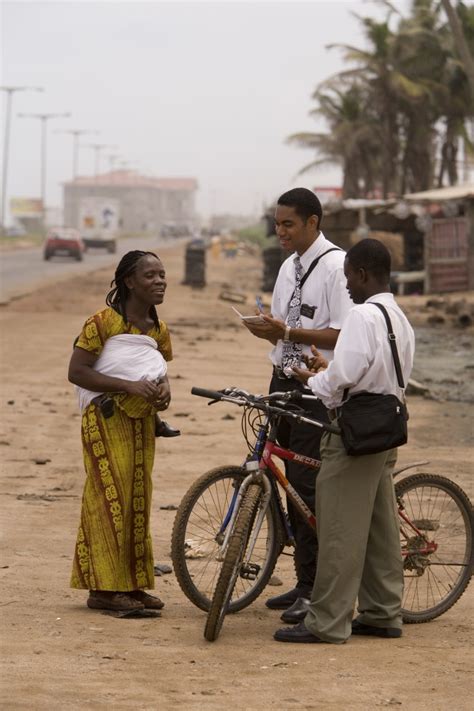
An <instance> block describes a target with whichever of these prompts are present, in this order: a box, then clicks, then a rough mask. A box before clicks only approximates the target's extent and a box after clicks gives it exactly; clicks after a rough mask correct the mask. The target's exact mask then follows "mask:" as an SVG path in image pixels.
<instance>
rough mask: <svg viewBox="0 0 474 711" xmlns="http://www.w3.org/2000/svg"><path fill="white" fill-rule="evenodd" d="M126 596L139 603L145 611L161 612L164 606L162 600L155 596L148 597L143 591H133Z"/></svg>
mask: <svg viewBox="0 0 474 711" xmlns="http://www.w3.org/2000/svg"><path fill="white" fill-rule="evenodd" d="M128 594H129V596H130V597H131V598H132V599H133V600H137V601H138V602H141V603H142V604H143V606H144V607H145V609H146V610H161V609H162V608H163V607H164V606H165V603H164V602H163V600H160V598H159V597H156V596H155V595H149V594H148V593H146V592H145V591H144V590H134V591H133V592H131V593H128Z"/></svg>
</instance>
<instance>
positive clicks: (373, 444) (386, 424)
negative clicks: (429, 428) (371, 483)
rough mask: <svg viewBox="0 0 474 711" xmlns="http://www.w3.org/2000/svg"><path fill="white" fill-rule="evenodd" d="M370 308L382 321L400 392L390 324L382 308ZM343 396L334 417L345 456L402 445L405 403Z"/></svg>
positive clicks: (373, 395) (372, 395)
mask: <svg viewBox="0 0 474 711" xmlns="http://www.w3.org/2000/svg"><path fill="white" fill-rule="evenodd" d="M372 303H374V302H372ZM374 305H375V306H377V307H378V308H379V309H380V310H381V311H382V313H383V315H384V317H385V321H386V323H387V328H388V338H389V341H390V348H391V350H392V356H393V360H394V363H395V371H396V373H397V381H398V384H399V386H400V387H401V388H404V387H405V385H404V382H403V375H402V369H401V366H400V359H399V357H398V351H397V346H396V344H395V334H394V333H393V329H392V323H391V321H390V318H389V315H388V313H387V311H386V309H385V307H384V306H382V304H376V303H375V304H374ZM347 393H348V389H347V388H346V390H345V391H344V402H343V403H342V405H341V407H340V410H339V417H338V425H339V427H340V429H341V437H342V442H343V444H344V447H345V450H346V452H347V454H349V455H351V456H360V455H362V454H377V453H378V452H385V451H386V450H388V449H393V448H394V447H400V446H401V445H402V444H406V442H407V439H408V430H407V420H408V411H407V408H406V405H405V403H403V402H400V400H399V399H398V398H397V397H396V395H380V394H376V393H356V394H355V395H353V396H352V397H351V398H350V399H349V400H346V398H347Z"/></svg>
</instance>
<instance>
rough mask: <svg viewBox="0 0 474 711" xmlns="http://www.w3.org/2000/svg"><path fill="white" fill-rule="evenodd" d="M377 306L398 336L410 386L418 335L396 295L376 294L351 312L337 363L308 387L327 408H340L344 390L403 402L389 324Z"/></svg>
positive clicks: (397, 340) (342, 337) (347, 319)
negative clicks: (391, 397) (393, 396)
mask: <svg viewBox="0 0 474 711" xmlns="http://www.w3.org/2000/svg"><path fill="white" fill-rule="evenodd" d="M374 302H378V303H380V304H382V305H383V306H385V308H386V309H387V312H388V315H389V317H390V320H391V322H392V328H393V332H394V334H395V336H396V341H395V343H396V346H397V350H398V357H399V359H400V365H401V369H402V374H403V380H404V383H405V385H406V384H407V382H408V378H409V377H410V374H411V370H412V367H413V356H414V353H415V334H414V333H413V329H412V327H411V326H410V324H409V322H408V319H407V317H406V316H405V314H404V313H403V311H402V310H401V309H400V307H399V306H398V304H397V303H396V301H395V299H394V298H393V294H390V293H388V292H384V293H381V294H376V295H375V296H371V297H370V298H369V299H367V301H366V302H365V303H363V304H359V305H357V306H354V307H353V308H352V309H351V310H350V312H349V315H348V316H347V318H346V320H345V322H344V326H343V328H342V330H341V333H340V334H339V338H338V340H337V343H336V348H335V350H334V359H333V360H332V361H331V363H329V365H328V367H327V369H326V370H323V371H321V372H320V373H317V374H316V375H314V376H313V377H312V378H310V379H309V380H308V386H309V387H310V388H311V390H312V391H313V393H314V394H315V395H317V396H318V397H319V398H321V400H322V401H323V403H324V405H326V407H327V408H335V407H338V406H339V405H340V404H341V402H342V398H343V393H344V389H345V388H349V395H348V397H351V395H354V394H355V393H359V392H369V393H381V394H384V395H385V394H386V395H389V394H393V395H396V396H397V397H398V398H399V399H400V400H402V395H403V391H402V389H401V388H400V387H399V385H398V382H397V374H396V372H395V364H394V362H393V356H392V351H391V349H390V343H389V340H388V329H387V324H386V322H385V318H384V316H383V314H382V312H381V311H380V309H379V308H378V307H377V306H373V303H374Z"/></svg>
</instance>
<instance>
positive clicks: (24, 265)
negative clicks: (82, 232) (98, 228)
mask: <svg viewBox="0 0 474 711" xmlns="http://www.w3.org/2000/svg"><path fill="white" fill-rule="evenodd" d="M176 243H177V240H175V241H173V242H169V241H163V240H160V239H159V238H157V237H145V238H136V237H135V238H124V239H121V240H119V241H118V243H117V253H116V254H108V253H107V252H105V251H103V250H94V249H91V250H88V251H87V252H86V253H85V255H84V260H83V261H82V262H76V261H75V260H73V259H71V258H70V257H59V256H58V257H53V258H52V259H51V260H49V261H47V262H46V261H45V260H44V259H43V249H42V248H41V247H34V248H30V249H18V250H13V251H11V252H2V253H1V254H0V303H8V301H10V300H11V299H14V298H17V297H19V296H23V295H25V294H28V293H30V292H31V291H33V290H34V289H37V288H38V287H41V286H45V285H46V284H51V283H53V282H55V281H61V280H62V279H65V278H67V277H68V276H77V275H79V274H87V272H91V271H95V270H96V269H101V268H102V267H106V266H108V265H115V264H117V262H118V261H119V259H120V257H121V256H122V255H123V254H125V252H128V251H129V250H131V249H146V250H151V251H156V250H157V249H166V247H167V246H171V244H173V245H175V244H176Z"/></svg>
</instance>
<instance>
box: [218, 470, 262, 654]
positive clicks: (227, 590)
mask: <svg viewBox="0 0 474 711" xmlns="http://www.w3.org/2000/svg"><path fill="white" fill-rule="evenodd" d="M261 495H262V489H261V488H260V486H258V485H257V484H251V485H250V486H249V487H248V489H247V491H246V492H245V494H244V495H243V497H242V500H241V503H240V507H239V510H238V512H237V516H236V519H235V524H234V530H233V531H232V533H231V536H230V539H229V544H228V546H227V550H226V553H225V556H224V561H223V563H222V568H221V572H220V575H219V579H218V580H217V584H216V589H215V590H214V595H213V596H212V602H211V605H210V607H209V612H208V615H207V621H206V626H205V628H204V637H205V638H206V639H207V641H208V642H214V641H215V640H216V639H217V637H218V636H219V632H220V631H221V628H222V623H223V622H224V617H225V615H226V613H227V612H228V610H229V602H230V599H231V597H232V593H233V591H234V587H235V584H236V582H237V579H238V578H239V573H240V570H241V566H242V562H243V559H244V555H245V550H246V547H247V543H248V541H249V536H250V532H251V529H252V525H253V523H254V521H255V517H256V514H257V510H258V504H259V500H260V498H261Z"/></svg>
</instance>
